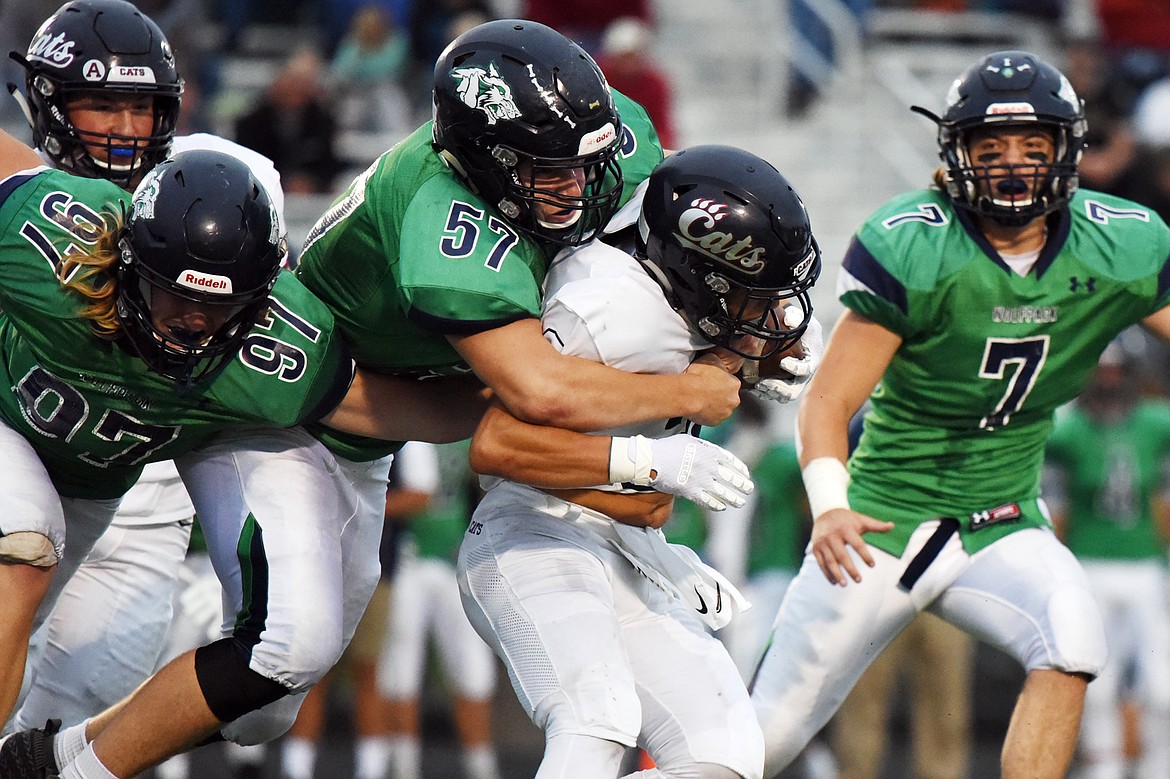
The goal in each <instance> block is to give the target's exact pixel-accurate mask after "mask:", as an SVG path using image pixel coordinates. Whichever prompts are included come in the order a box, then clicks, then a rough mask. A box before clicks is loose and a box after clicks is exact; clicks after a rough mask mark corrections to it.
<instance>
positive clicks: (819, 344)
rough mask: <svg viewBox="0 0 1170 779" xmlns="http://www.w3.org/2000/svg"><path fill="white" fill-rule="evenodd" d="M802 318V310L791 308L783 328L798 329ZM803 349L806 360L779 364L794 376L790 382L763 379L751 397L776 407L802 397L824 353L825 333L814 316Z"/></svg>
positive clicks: (782, 361)
mask: <svg viewBox="0 0 1170 779" xmlns="http://www.w3.org/2000/svg"><path fill="white" fill-rule="evenodd" d="M803 318H804V313H803V312H802V311H801V310H800V307H799V306H789V307H788V309H787V310H786V311H785V312H784V324H785V325H787V326H788V327H795V326H796V325H798V324H800V321H801V320H802V319H803ZM800 345H801V347H802V348H803V350H804V356H803V357H785V358H784V359H783V360H781V361H780V367H781V368H782V369H784V370H786V371H788V372H789V373H791V374H792V378H791V379H775V378H769V379H760V380H759V381H758V382H756V383H755V384H754V385H752V387H751V389H749V390H748V393H749V394H750V395H752V396H754V397H756V398H758V399H760V400H771V401H774V402H776V403H790V402H791V401H794V400H796V399H797V398H798V397H800V393H801V392H803V391H804V388H805V386H806V385H807V384H808V381H809V379H811V378H812V375H813V373H815V372H816V369H817V366H819V365H820V364H821V357H822V356H823V355H824V353H825V338H824V333H823V332H822V330H821V323H820V322H818V321H817V318H816V317H815V316H813V317H811V318H810V319H809V321H808V329H807V330H805V331H804V335H803V336H801V338H800Z"/></svg>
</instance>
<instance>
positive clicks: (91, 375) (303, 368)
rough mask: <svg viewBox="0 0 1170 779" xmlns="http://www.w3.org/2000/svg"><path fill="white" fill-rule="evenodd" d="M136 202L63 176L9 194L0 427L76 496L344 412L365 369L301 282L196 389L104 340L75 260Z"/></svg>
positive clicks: (290, 282) (286, 287)
mask: <svg viewBox="0 0 1170 779" xmlns="http://www.w3.org/2000/svg"><path fill="white" fill-rule="evenodd" d="M127 197H128V195H127V193H126V192H125V191H123V190H122V189H121V188H119V187H118V186H117V185H115V184H112V183H110V182H108V181H105V180H102V179H83V178H78V177H76V176H71V175H69V174H67V173H64V172H61V171H56V170H43V171H40V172H30V173H27V174H18V175H15V176H11V177H9V178H7V179H5V180H4V181H3V182H0V279H3V282H2V283H0V310H2V313H0V387H2V388H3V389H2V391H0V419H2V420H3V422H4V423H5V424H7V425H8V426H9V427H11V428H12V429H13V430H16V431H17V432H18V433H20V434H21V435H23V436H24V438H25V439H26V440H27V441H28V442H29V444H30V445H31V446H32V447H33V448H34V449H35V450H36V452H37V455H38V456H39V457H40V459H41V461H42V462H43V463H44V465H45V467H46V469H47V470H48V472H49V476H50V477H51V478H52V480H53V483H54V486H55V487H56V488H57V491H58V492H59V493H60V494H61V495H62V496H64V497H74V498H102V499H106V498H116V497H118V496H120V495H121V494H122V493H124V492H125V491H126V490H127V489H129V487H130V485H131V484H133V483H134V481H135V480H136V479H137V478H138V474H139V472H140V471H141V470H142V466H143V465H144V464H146V463H148V462H155V461H158V460H169V459H173V458H174V457H177V456H178V455H181V454H184V453H186V452H188V451H190V450H191V449H193V448H194V447H196V446H198V445H199V444H201V443H203V442H205V441H206V440H207V439H208V438H210V437H211V436H214V435H215V434H216V433H218V432H220V431H222V430H224V429H227V428H230V427H235V426H239V425H276V426H281V427H288V426H291V425H296V424H299V423H300V422H303V421H305V420H312V419H317V418H319V417H320V416H321V415H322V414H324V413H326V412H328V411H330V410H331V409H332V408H333V407H334V406H335V405H336V404H337V403H338V401H340V400H341V398H342V397H343V395H344V394H345V391H346V388H347V387H348V386H349V380H350V378H351V376H352V365H351V362H350V360H349V355H348V352H347V351H346V349H345V346H344V343H343V342H342V341H341V339H340V338H336V337H334V333H333V329H334V322H333V317H332V316H331V315H330V313H329V311H328V309H326V308H325V307H324V305H322V303H321V302H320V301H319V300H317V299H315V298H314V297H313V296H312V295H311V294H310V293H309V292H308V290H306V289H305V288H304V286H303V285H302V284H301V283H300V282H298V281H297V280H296V278H294V277H293V276H292V274H290V273H282V274H281V276H280V278H278V279H277V282H276V285H275V286H274V287H273V290H272V294H271V300H272V305H271V307H270V309H269V310H268V312H267V314H266V315H265V316H264V317H262V318H261V320H260V321H259V322H258V323H257V325H256V326H255V327H254V328H253V329H252V331H250V332H249V334H248V336H247V337H246V338H245V340H244V342H243V346H242V347H241V349H240V352H239V354H238V355H237V356H236V357H235V358H233V359H231V360H229V361H228V362H227V363H226V365H225V367H224V368H223V369H222V370H221V371H220V372H219V373H217V374H215V376H214V377H212V378H210V379H208V380H206V381H203V382H199V383H196V384H195V385H194V386H192V387H190V388H189V389H187V390H186V391H184V390H181V389H180V387H178V386H177V385H176V383H175V382H174V381H173V380H171V379H168V378H166V377H164V376H162V375H161V374H158V373H155V372H154V371H152V370H151V369H150V368H148V367H147V365H146V363H145V362H144V361H143V360H142V359H140V358H139V357H137V356H136V355H134V354H133V353H132V352H131V350H130V349H129V348H123V346H122V345H121V344H119V343H117V342H111V341H106V340H102V339H100V338H98V337H97V336H95V335H94V334H93V331H92V330H91V329H90V325H89V321H88V320H85V319H83V318H81V316H80V310H81V308H82V304H83V303H84V301H83V300H82V298H81V296H80V295H78V294H77V293H75V292H72V291H68V290H66V289H65V288H63V287H62V284H61V281H60V280H59V279H58V275H57V274H58V268H59V267H60V265H61V261H62V257H63V256H65V255H67V254H69V253H72V252H76V251H78V250H80V249H85V248H92V245H93V243H94V240H95V238H96V236H97V235H98V232H99V231H100V229H101V227H102V217H101V212H102V211H103V210H105V209H108V208H117V204H118V203H119V202H123V201H124V200H125V199H126V198H127Z"/></svg>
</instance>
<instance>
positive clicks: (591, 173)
mask: <svg viewBox="0 0 1170 779" xmlns="http://www.w3.org/2000/svg"><path fill="white" fill-rule="evenodd" d="M434 143H435V151H436V152H438V153H439V154H440V155H441V156H442V157H443V158H444V159H445V160H446V161H447V162H448V164H449V165H450V166H451V168H452V169H453V170H454V171H455V173H456V174H457V175H458V176H459V177H460V178H461V179H462V180H463V182H464V183H466V184H467V185H468V186H469V187H470V188H471V189H472V190H473V191H474V192H476V193H477V194H479V195H480V196H481V197H483V198H484V200H486V201H487V202H488V203H490V204H491V205H493V206H495V207H496V208H497V209H498V210H499V212H500V213H501V214H502V215H503V216H504V217H505V218H507V220H508V221H509V222H510V223H511V224H513V225H514V226H516V227H517V228H518V229H520V230H522V231H524V232H526V233H529V234H531V235H533V236H535V237H537V238H539V239H541V240H543V241H549V242H551V243H554V244H558V245H562V246H572V245H576V244H579V243H583V242H585V241H587V240H589V239H590V238H592V237H593V236H594V235H596V234H597V232H598V231H599V230H600V229H601V228H602V227H603V226H605V223H606V222H607V221H608V220H609V217H610V216H611V215H612V214H613V212H614V210H615V208H616V207H617V202H618V198H619V197H620V195H621V191H622V174H621V169H620V168H619V167H618V165H617V155H618V150H619V147H620V143H621V120H620V119H619V118H618V114H617V109H616V108H615V107H614V103H613V97H612V96H611V95H610V92H609V85H608V84H607V83H606V81H605V76H603V75H602V74H601V69H600V68H598V67H597V63H595V62H594V61H593V59H592V58H591V57H590V56H589V55H588V54H586V53H585V50H584V49H582V48H581V47H580V46H578V45H577V44H575V43H573V42H572V41H570V40H569V39H568V38H566V37H564V36H563V35H561V34H560V33H558V32H556V31H555V30H553V29H551V28H549V27H546V26H544V25H543V24H537V23H536V22H529V21H523V20H517V19H504V20H500V21H494V22H488V23H486V24H481V25H479V26H478V27H475V28H473V29H471V30H469V31H468V32H466V33H464V34H463V35H460V36H459V37H458V38H456V39H455V40H454V41H452V42H451V44H450V45H449V46H448V47H447V48H446V50H445V51H444V52H443V53H442V54H441V55H440V56H439V59H438V62H437V63H436V64H435V80H434ZM574 171H577V172H578V175H579V174H580V172H583V173H584V182H583V191H582V192H581V194H580V195H579V196H578V195H576V194H564V193H558V192H557V191H555V190H554V189H550V188H548V187H547V186H546V185H545V184H544V181H547V179H548V178H549V177H556V178H559V179H561V180H562V181H563V180H564V178H565V177H566V176H568V175H572V174H573V172H574ZM542 180H544V181H542ZM540 206H543V207H544V208H545V209H546V211H547V209H550V208H551V209H555V210H556V211H557V212H558V218H557V219H556V220H555V221H550V220H548V219H541V218H540V214H539V212H538V208H539V207H540Z"/></svg>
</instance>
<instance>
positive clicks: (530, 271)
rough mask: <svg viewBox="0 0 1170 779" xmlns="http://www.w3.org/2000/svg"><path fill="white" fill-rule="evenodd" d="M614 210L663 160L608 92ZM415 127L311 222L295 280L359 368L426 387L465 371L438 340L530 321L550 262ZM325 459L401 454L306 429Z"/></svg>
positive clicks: (623, 103)
mask: <svg viewBox="0 0 1170 779" xmlns="http://www.w3.org/2000/svg"><path fill="white" fill-rule="evenodd" d="M614 101H615V104H616V105H617V109H618V113H619V115H620V117H621V120H622V125H623V127H622V146H621V152H620V156H619V164H620V166H621V169H622V174H623V177H624V179H625V185H624V188H623V191H622V199H621V202H622V203H624V202H625V201H626V200H627V199H629V197H630V195H631V194H632V193H633V190H634V188H635V187H636V186H637V184H638V183H639V182H641V181H642V180H643V179H645V178H646V177H647V176H649V175H650V171H651V170H653V169H654V167H655V166H656V165H657V164H658V163H659V162H661V161H662V157H663V152H662V147H661V145H660V144H659V141H658V136H657V134H656V133H655V131H654V126H653V124H652V123H651V122H650V119H649V117H648V116H647V115H646V112H645V109H643V108H642V107H641V106H639V105H638V104H637V103H635V102H633V101H631V100H630V99H629V98H626V97H624V96H623V95H621V94H619V93H617V92H615V93H614ZM431 128H432V123H431V122H426V123H424V124H423V125H422V127H420V128H419V129H418V130H416V131H415V132H414V133H412V134H411V135H410V136H409V137H407V138H406V139H404V140H403V141H402V142H401V143H399V144H398V145H397V146H395V147H394V148H392V149H390V150H389V151H387V152H386V153H385V154H383V155H382V156H381V157H379V158H378V159H377V160H376V161H375V162H374V164H373V165H371V166H370V167H369V168H368V169H367V170H366V171H365V172H363V173H362V174H360V175H359V176H358V177H357V178H356V179H354V181H353V182H352V183H351V184H350V186H349V188H348V189H347V190H346V192H344V193H343V194H342V196H341V197H340V198H339V199H338V200H337V202H336V203H335V204H334V205H333V207H332V208H330V209H329V211H327V212H326V213H325V214H324V215H323V216H322V217H321V219H319V220H318V222H317V224H316V225H315V226H314V228H313V230H312V231H311V232H310V234H309V237H308V239H307V240H306V241H305V251H304V254H303V256H302V258H301V262H300V265H299V267H298V268H297V274H298V275H299V276H300V278H301V280H302V281H303V282H304V283H305V285H306V286H307V287H309V289H310V290H312V291H313V292H314V293H315V294H316V295H317V296H318V297H319V298H321V299H322V300H323V301H325V303H326V304H327V305H328V306H329V307H330V308H331V309H332V310H333V312H334V315H335V316H336V317H337V321H338V324H339V325H340V327H341V330H342V333H343V334H344V336H345V338H346V340H347V341H348V342H349V345H350V348H351V349H352V350H353V354H354V359H355V360H356V362H357V364H358V365H360V366H362V367H363V368H369V369H373V370H377V371H380V372H384V373H390V374H395V375H402V376H415V377H418V378H426V377H428V376H437V375H450V374H454V373H459V372H466V371H467V370H469V369H468V366H467V365H465V364H464V363H463V361H462V358H461V357H460V356H459V354H458V352H456V351H455V349H454V347H452V346H451V344H450V342H449V341H448V340H447V336H450V335H470V334H474V333H478V332H483V331H485V330H490V329H493V328H496V327H500V326H503V325H506V324H509V323H511V322H515V321H518V320H521V319H525V318H528V317H539V316H540V302H541V284H542V283H543V281H544V276H545V272H546V271H547V270H548V262H549V259H550V256H549V254H548V253H547V252H546V250H545V249H544V248H543V247H542V246H541V245H539V244H538V243H537V242H536V241H535V240H534V239H532V238H531V237H529V236H526V235H525V234H524V233H521V232H518V231H517V230H516V229H515V228H513V227H512V226H511V225H509V224H508V222H507V221H506V220H505V219H503V217H501V216H500V215H499V214H498V213H497V211H496V210H495V208H494V207H492V206H490V205H488V204H487V203H486V202H484V201H483V200H482V199H481V198H480V197H479V196H478V195H475V194H474V193H472V192H471V191H470V190H469V189H468V188H467V187H466V186H465V185H464V184H463V183H462V182H461V181H460V180H459V179H458V178H456V176H455V174H454V173H453V172H452V171H451V169H450V168H449V167H448V166H447V164H446V163H445V162H444V161H443V159H442V158H441V157H440V156H439V155H438V154H437V153H436V152H435V151H434V149H433V148H432V146H431V136H432V130H431ZM314 432H315V433H317V434H318V435H319V436H320V438H321V439H322V441H324V442H325V443H327V444H328V445H329V446H330V447H331V448H333V449H334V451H336V452H338V453H339V454H341V455H343V456H346V457H349V458H351V459H355V460H365V459H372V458H374V457H379V456H382V455H384V454H387V453H389V452H393V451H394V450H396V449H397V448H398V447H399V446H400V444H387V443H385V442H379V443H374V442H372V441H371V440H370V439H362V438H357V437H355V436H346V435H342V434H339V433H336V432H334V431H326V430H320V429H315V430H314Z"/></svg>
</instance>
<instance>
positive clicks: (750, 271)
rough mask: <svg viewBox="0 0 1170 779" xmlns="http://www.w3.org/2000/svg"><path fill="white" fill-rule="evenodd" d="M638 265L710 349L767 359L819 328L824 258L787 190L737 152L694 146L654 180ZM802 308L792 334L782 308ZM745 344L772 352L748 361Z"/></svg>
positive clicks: (763, 164)
mask: <svg viewBox="0 0 1170 779" xmlns="http://www.w3.org/2000/svg"><path fill="white" fill-rule="evenodd" d="M636 244H637V248H636V249H635V257H636V258H637V259H638V260H639V261H640V262H641V263H642V265H643V267H644V268H645V269H646V270H647V272H649V273H650V275H651V276H652V277H653V278H654V280H655V281H657V282H658V283H659V284H660V285H661V286H662V289H663V291H664V292H665V293H666V298H667V300H668V301H670V304H671V306H673V307H674V308H675V309H676V310H677V311H678V312H679V313H680V314H682V316H683V317H684V318H685V319H686V320H687V322H689V323H690V325H691V326H692V327H693V328H695V329H696V330H697V331H698V332H700V333H702V334H703V336H704V337H705V338H707V340H709V341H710V342H711V343H713V344H715V345H717V346H722V347H724V348H727V349H730V350H731V351H733V352H735V353H736V354H739V355H740V356H742V357H747V358H751V359H764V358H767V357H771V356H772V355H774V354H776V353H777V352H779V351H781V350H783V349H787V348H788V347H789V346H791V345H793V344H794V343H796V341H798V340H799V339H800V337H801V336H802V335H803V334H804V331H805V330H806V329H807V328H808V324H809V321H810V320H811V319H812V302H811V301H810V300H809V295H808V293H809V290H810V289H811V288H812V286H813V284H814V283H815V282H816V280H817V277H818V276H819V275H820V273H821V250H820V247H819V246H817V241H816V238H814V237H813V234H812V228H811V227H810V226H809V221H808V213H807V212H806V211H805V208H804V203H803V202H801V200H800V196H799V195H797V194H796V191H795V190H793V188H792V185H791V184H789V183H788V180H787V179H786V178H784V176H783V175H781V174H780V172H779V171H778V170H776V168H774V167H773V166H772V165H771V164H770V163H769V162H767V161H766V160H763V159H761V158H760V157H757V156H756V155H754V154H751V153H750V152H746V151H744V150H743V149H737V148H735V147H732V146H714V145H712V146H694V147H691V148H689V149H684V150H683V151H679V152H676V153H675V154H673V155H671V156H670V157H667V158H666V160H665V161H664V162H662V163H661V164H660V165H659V166H658V167H657V168H655V169H654V172H653V173H651V174H650V178H649V181H648V184H647V189H646V194H645V198H644V199H643V201H642V210H641V214H640V215H639V218H638V238H637V241H636ZM788 299H792V300H793V301H794V303H793V304H790V305H796V306H799V307H800V311H801V313H802V314H803V318H802V321H801V322H800V323H799V324H797V325H795V326H786V325H785V323H784V321H783V315H782V313H780V312H778V311H777V309H778V306H777V305H776V303H778V302H779V301H781V300H788ZM745 336H750V337H753V338H757V339H760V340H762V341H763V342H764V349H763V352H762V353H756V351H755V350H754V349H751V350H747V351H745V350H744V349H742V348H740V347H739V346H737V345H736V341H738V340H739V339H742V338H743V337H745Z"/></svg>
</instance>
